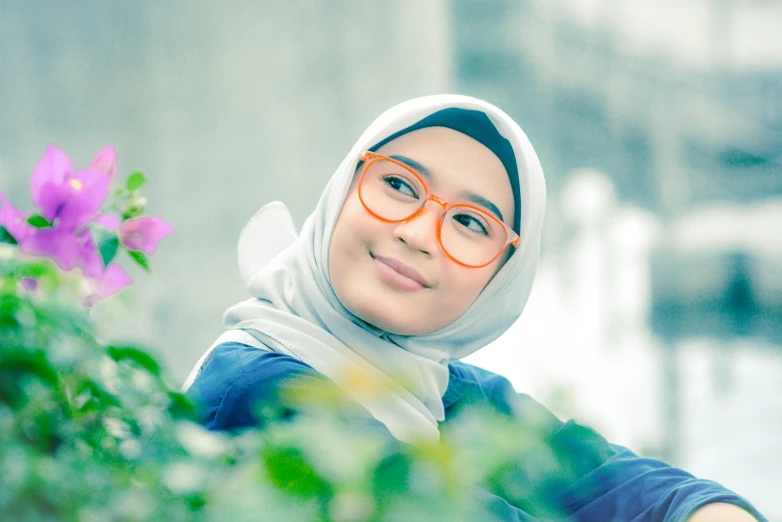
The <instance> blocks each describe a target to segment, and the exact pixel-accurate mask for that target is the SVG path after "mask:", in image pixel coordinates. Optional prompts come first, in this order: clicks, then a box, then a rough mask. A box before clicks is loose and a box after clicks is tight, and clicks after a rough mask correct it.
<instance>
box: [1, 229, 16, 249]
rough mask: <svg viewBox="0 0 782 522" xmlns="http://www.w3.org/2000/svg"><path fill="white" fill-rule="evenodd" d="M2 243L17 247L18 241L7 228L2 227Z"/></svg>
mask: <svg viewBox="0 0 782 522" xmlns="http://www.w3.org/2000/svg"><path fill="white" fill-rule="evenodd" d="M0 243H8V244H10V245H16V244H17V242H16V239H15V238H14V236H12V235H11V233H10V232H9V231H8V229H7V228H5V227H0Z"/></svg>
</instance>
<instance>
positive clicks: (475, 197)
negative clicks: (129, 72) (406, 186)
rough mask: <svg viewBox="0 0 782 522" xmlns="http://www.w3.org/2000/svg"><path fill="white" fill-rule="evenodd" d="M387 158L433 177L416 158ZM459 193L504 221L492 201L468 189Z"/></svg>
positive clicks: (430, 178)
mask: <svg viewBox="0 0 782 522" xmlns="http://www.w3.org/2000/svg"><path fill="white" fill-rule="evenodd" d="M389 158H392V159H395V160H397V161H401V162H402V163H404V164H405V165H407V166H408V167H410V168H411V169H413V170H415V171H416V172H418V173H419V174H420V175H421V176H423V177H424V178H426V179H427V180H429V181H431V180H432V178H433V175H432V171H431V170H429V169H428V168H426V167H425V166H423V165H421V164H420V163H418V162H417V161H416V160H414V159H412V158H408V157H407V156H402V155H401V154H394V155H391V156H389ZM460 195H461V196H462V197H463V198H465V199H468V200H470V201H472V202H473V203H475V204H477V205H480V206H482V207H485V208H486V209H487V210H489V211H491V212H492V213H493V214H494V215H495V216H497V217H498V218H500V221H505V219H504V218H503V217H502V212H500V209H499V208H498V207H497V205H495V204H494V203H492V202H491V201H490V200H488V199H486V198H485V197H483V196H481V195H479V194H476V193H475V192H472V191H470V190H463V191H462V192H461V193H460Z"/></svg>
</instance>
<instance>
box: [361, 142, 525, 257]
mask: <svg viewBox="0 0 782 522" xmlns="http://www.w3.org/2000/svg"><path fill="white" fill-rule="evenodd" d="M361 161H363V162H364V166H363V167H361V177H360V178H359V180H358V184H357V185H356V191H357V193H358V199H359V200H360V201H361V204H362V205H363V206H364V209H365V210H366V211H367V212H369V213H370V214H371V215H372V217H374V218H375V219H378V220H380V221H383V222H385V223H402V222H407V221H411V220H412V219H413V218H415V217H416V216H417V215H418V214H419V213H420V212H421V211H422V210H423V209H424V207H425V206H426V204H427V203H428V202H429V201H434V202H435V203H437V204H438V205H440V206H441V207H442V208H443V212H442V214H440V218H439V219H438V226H437V227H436V233H437V242H438V244H439V245H440V249H441V250H442V251H443V253H444V254H445V255H446V256H447V257H448V258H449V259H450V260H451V261H453V262H454V263H456V264H458V265H461V266H464V267H466V268H483V267H486V266H489V265H490V264H492V263H493V262H494V261H496V260H497V258H498V257H500V256H501V255H502V253H503V251H504V250H505V249H506V248H507V247H508V245H513V247H514V248H518V245H519V241H520V240H521V238H520V237H519V235H518V234H517V233H516V231H514V230H513V229H512V228H511V227H510V226H508V224H507V223H504V222H503V221H501V220H500V219H499V218H498V217H497V216H494V215H492V214H491V213H489V212H487V211H486V209H483V208H481V207H479V206H477V205H473V204H472V203H466V202H465V203H453V204H451V203H448V202H447V201H445V200H444V199H443V198H441V197H439V196H437V195H436V194H433V193H432V192H430V190H429V185H428V184H427V183H426V181H424V179H423V178H422V177H421V175H420V174H419V173H418V172H416V171H415V169H413V168H412V167H410V165H406V164H404V163H402V162H401V161H399V160H395V159H394V158H389V157H387V156H383V155H382V154H378V153H376V152H370V151H367V152H364V154H362V155H361ZM378 161H388V162H390V163H393V164H395V165H397V166H399V167H401V168H403V169H405V170H406V171H408V172H409V173H410V174H412V175H413V176H415V177H416V179H418V181H419V182H420V183H421V185H422V186H423V187H424V190H425V191H426V197H424V198H422V199H421V206H420V207H419V208H418V210H416V211H415V212H413V213H412V214H410V215H409V216H407V217H406V218H402V219H388V218H384V217H381V216H378V215H377V214H376V213H374V212H372V210H371V209H370V208H369V206H367V204H366V202H365V201H364V197H363V196H362V194H361V187H362V185H363V183H364V178H365V177H366V174H367V172H368V171H369V167H371V166H372V165H373V164H375V163H377V162H378ZM454 207H467V208H469V209H472V210H475V211H478V212H480V213H481V214H483V215H486V216H488V217H489V218H490V219H493V220H494V221H495V222H496V223H498V224H499V225H500V226H501V227H502V229H503V230H504V231H505V242H504V243H503V245H502V247H500V249H499V250H498V252H497V254H496V255H495V256H494V257H492V258H491V259H490V260H489V261H487V262H486V263H484V264H482V265H468V264H467V263H463V262H461V261H459V260H458V259H456V258H454V257H453V256H452V255H451V254H450V253H449V252H448V250H447V249H446V248H445V247H444V246H443V240H442V230H443V222H444V220H445V216H446V215H448V211H450V210H451V209H452V208H454Z"/></svg>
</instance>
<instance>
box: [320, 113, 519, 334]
mask: <svg viewBox="0 0 782 522" xmlns="http://www.w3.org/2000/svg"><path fill="white" fill-rule="evenodd" d="M377 152H378V154H382V155H384V156H392V155H393V156H395V157H397V158H399V157H404V158H409V159H410V160H413V161H414V162H415V163H417V164H419V165H421V166H423V167H425V168H426V169H427V170H428V171H429V172H430V173H431V176H430V177H427V179H426V181H427V183H428V186H429V190H430V192H431V193H433V194H436V195H437V196H439V197H440V198H442V199H444V200H445V201H447V202H448V203H455V202H458V201H462V202H465V201H468V200H467V198H465V196H464V194H465V193H468V192H471V193H474V194H477V195H479V196H481V197H483V198H485V199H486V200H488V201H490V202H492V203H493V204H494V205H495V206H496V207H497V208H498V209H499V210H500V212H501V213H502V218H503V221H504V222H505V223H506V224H508V225H509V226H511V225H512V223H513V219H514V215H513V213H514V208H513V193H512V192H511V190H512V189H511V185H510V181H509V180H508V175H507V173H506V172H505V168H504V167H503V165H502V162H501V161H500V160H499V158H497V157H496V156H495V155H494V154H493V153H492V152H491V151H490V150H489V149H487V148H486V147H485V146H484V145H483V144H481V143H480V142H478V141H476V140H474V139H472V138H470V137H469V136H466V135H464V134H462V133H460V132H457V131H454V130H452V129H448V128H445V127H429V128H424V129H420V130H417V131H413V132H410V133H407V134H404V135H402V136H400V137H399V138H397V139H395V140H393V141H390V142H388V143H387V144H385V145H384V146H383V147H381V148H380V149H379V150H378V151H377ZM359 173H360V170H359V172H358V173H357V174H356V176H355V177H354V180H353V184H352V185H351V188H350V191H349V193H348V195H347V198H346V200H345V203H344V205H343V207H342V211H341V212H340V215H339V217H338V219H337V224H336V227H335V229H334V233H333V235H332V237H331V245H330V247H329V274H330V276H331V284H332V287H333V288H334V291H335V293H336V294H337V297H338V298H339V300H340V302H341V303H342V305H343V306H344V307H345V308H347V309H348V310H349V311H350V312H351V313H352V314H354V315H355V316H357V317H359V318H360V319H363V320H364V321H366V322H368V323H370V324H373V325H375V326H377V327H378V328H380V329H382V330H384V331H387V332H390V333H394V334H399V335H422V334H426V333H431V332H434V331H437V330H439V329H441V328H443V327H445V326H447V325H449V324H451V323H452V322H453V321H455V320H456V319H458V318H459V317H460V316H461V315H462V314H463V313H464V312H465V311H466V310H467V309H468V308H469V307H470V305H471V304H472V303H473V301H475V299H476V298H477V297H478V295H479V294H480V293H481V291H482V290H483V288H484V287H485V286H486V284H487V283H488V282H489V281H490V280H491V278H492V276H494V274H495V273H496V272H497V271H498V270H499V269H500V267H501V266H502V263H504V261H505V259H507V256H505V255H502V256H499V257H498V258H497V259H496V260H495V261H494V262H492V263H491V264H490V265H487V266H485V267H482V268H468V267H465V266H462V265H459V264H457V263H455V262H454V261H452V260H451V259H450V258H449V257H448V256H447V255H446V254H445V253H444V252H443V251H442V249H441V247H440V244H439V242H438V239H437V226H438V222H439V219H440V216H441V214H442V212H443V208H442V207H441V206H439V205H437V204H435V203H434V202H429V203H428V204H427V205H426V206H425V207H424V209H423V210H422V211H421V212H419V213H418V214H417V215H416V216H415V217H414V218H413V219H410V220H409V221H402V222H397V223H386V222H383V221H380V220H379V219H377V218H375V217H373V216H372V215H371V214H370V213H369V212H367V210H366V209H365V208H364V206H363V204H362V203H361V201H360V200H359V198H358V178H359V175H358V174H359ZM507 248H512V247H507ZM379 259H383V260H384V261H385V262H381V261H379ZM389 260H391V261H390V262H391V264H392V265H393V264H394V263H399V264H401V265H402V268H401V270H403V271H404V270H405V268H410V269H412V270H414V271H415V272H417V273H418V276H417V277H415V279H420V280H421V281H422V282H423V283H424V284H419V283H416V282H415V281H413V280H411V279H410V278H407V277H405V276H403V275H402V274H400V273H399V272H398V271H396V270H394V269H392V268H391V267H390V266H389V264H388V263H389Z"/></svg>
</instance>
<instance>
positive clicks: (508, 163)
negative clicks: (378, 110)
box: [369, 107, 521, 234]
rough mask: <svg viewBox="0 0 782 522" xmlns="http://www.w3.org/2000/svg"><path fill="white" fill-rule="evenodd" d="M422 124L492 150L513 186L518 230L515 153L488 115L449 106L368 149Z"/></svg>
mask: <svg viewBox="0 0 782 522" xmlns="http://www.w3.org/2000/svg"><path fill="white" fill-rule="evenodd" d="M426 127H446V128H448V129H453V130H455V131H457V132H461V133H462V134H465V135H467V136H469V137H471V138H472V139H474V140H475V141H478V142H480V143H482V144H483V145H484V146H485V147H486V148H487V149H489V150H490V151H492V153H494V155H495V156H497V158H499V160H500V161H501V162H502V165H503V166H504V167H505V171H506V172H507V173H508V179H509V180H510V185H511V188H512V189H513V205H514V207H515V210H516V212H515V213H514V214H515V215H514V218H513V231H514V232H516V233H517V234H520V233H521V232H520V231H521V197H520V191H519V171H518V168H517V166H516V155H515V154H514V153H513V146H511V144H510V142H509V141H508V140H507V139H505V138H503V137H502V135H501V134H500V133H499V131H498V130H497V128H496V127H495V126H494V124H492V122H491V121H490V120H489V117H488V116H486V114H484V113H482V112H481V111H474V110H469V109H459V108H456V107H451V108H448V109H443V110H440V111H437V112H435V113H433V114H430V115H429V116H427V117H426V118H424V119H422V120H420V121H419V122H417V123H414V124H413V125H410V126H409V127H406V128H404V129H402V130H400V131H398V132H395V133H394V134H392V135H391V136H389V137H387V138H386V139H384V140H382V141H381V142H379V143H377V144H376V145H374V146H373V147H371V148H370V149H369V151H370V152H375V151H377V150H378V149H379V148H380V147H382V146H383V145H385V144H386V143H388V142H389V141H391V140H395V139H396V138H398V137H400V136H402V135H403V134H407V133H408V132H413V131H415V130H419V129H424V128H426Z"/></svg>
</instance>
